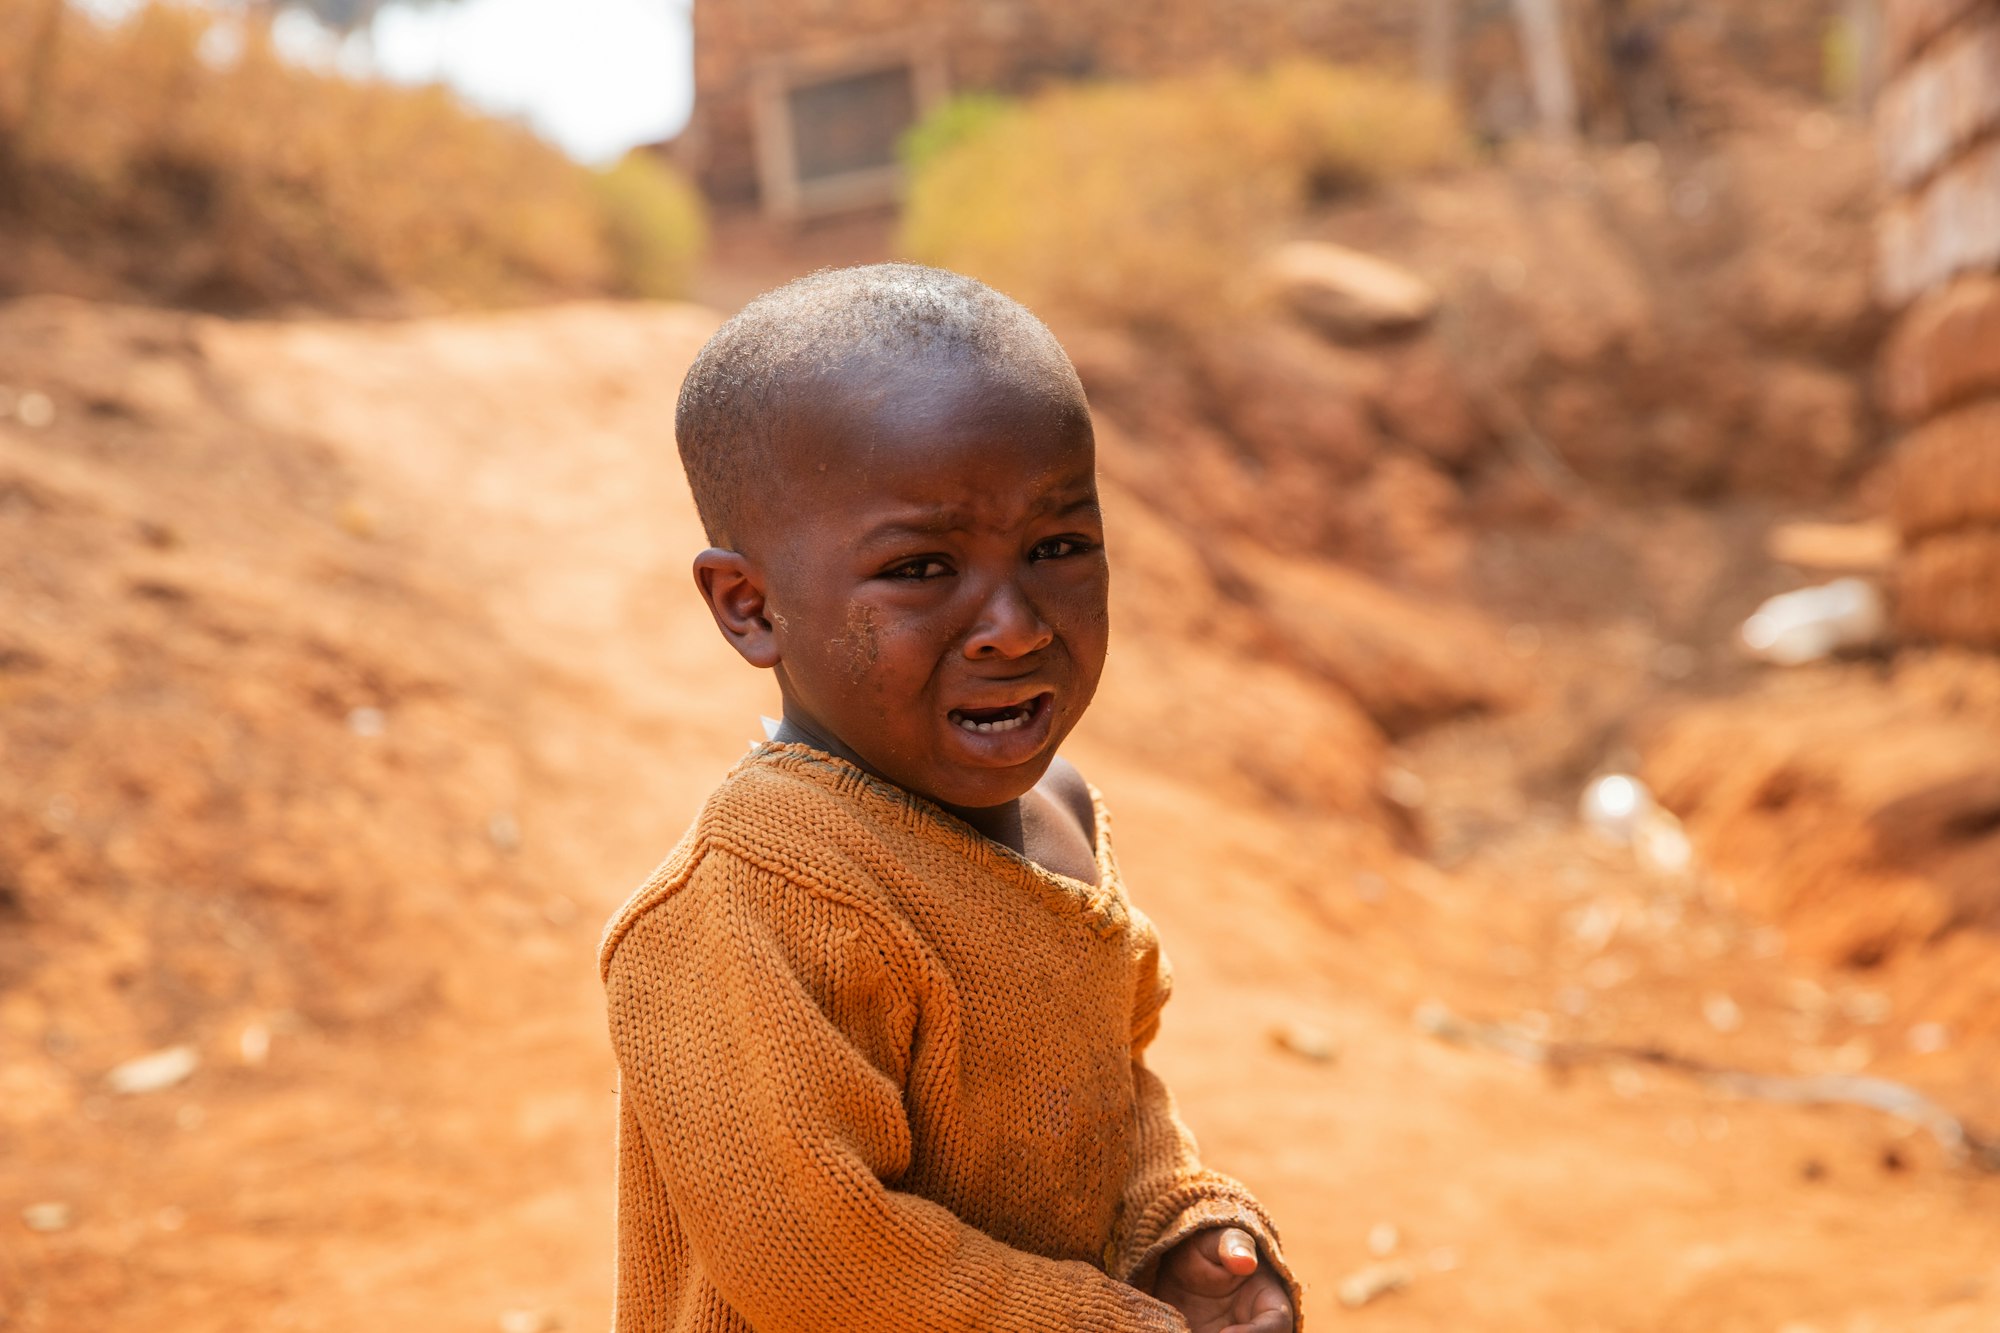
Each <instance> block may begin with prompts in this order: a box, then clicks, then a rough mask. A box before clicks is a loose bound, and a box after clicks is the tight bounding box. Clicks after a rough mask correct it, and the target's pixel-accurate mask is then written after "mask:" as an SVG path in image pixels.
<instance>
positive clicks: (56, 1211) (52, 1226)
mask: <svg viewBox="0 0 2000 1333" xmlns="http://www.w3.org/2000/svg"><path fill="white" fill-rule="evenodd" d="M71 1220H72V1218H71V1214H70V1207H69V1205H68V1204H66V1203H31V1204H29V1205H28V1206H27V1207H26V1208H23V1209H22V1210H21V1221H22V1223H23V1224H24V1225H25V1226H26V1227H27V1228H28V1230H30V1231H42V1232H49V1231H67V1230H69V1224H70V1222H71Z"/></svg>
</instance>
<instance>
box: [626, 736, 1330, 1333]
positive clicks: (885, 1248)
mask: <svg viewBox="0 0 2000 1333" xmlns="http://www.w3.org/2000/svg"><path fill="white" fill-rule="evenodd" d="M1092 796H1093V799H1094V800H1095V801H1096V805H1097V811H1096V830H1095V840H1096V856H1097V866H1098V874H1099V882H1098V883H1097V884H1085V883H1083V882H1081V881H1079V880H1074V879H1070V878H1068V877H1066V876H1063V875H1060V874H1056V873H1054V872H1052V871H1048V870H1044V869H1042V868H1041V867H1039V866H1037V865H1036V864H1035V863H1034V862H1032V861H1030V860H1028V859H1027V858H1025V857H1023V856H1020V855H1018V854H1017V853H1015V852H1013V851H1012V850H1010V849H1009V848H1006V847H1004V846H1002V845H1001V844H999V843H996V842H993V841H992V840H990V839H988V838H986V837H984V836H982V835H981V834H979V833H978V832H976V831H975V830H974V829H972V828H971V827H970V826H969V825H967V824H965V823H964V822H962V821H960V820H959V819H957V818H955V817H953V816H952V815H950V814H948V813H946V812H945V811H943V810H942V809H939V808H938V807H937V806H934V805H932V804H931V803H929V802H927V801H924V800H922V799H921V798H918V797H915V796H913V795H910V794H909V793H907V792H904V791H902V790H901V789H900V788H897V787H895V786H892V785H891V784H889V783H886V782H883V781H881V780H879V779H876V778H874V777H872V776H870V775H868V774H865V773H863V772H862V771H861V770H859V769H857V768H855V767H854V766H852V765H850V764H847V763H845V762H843V761H841V760H839V759H835V758H832V757H830V756H828V755H825V754H822V753H820V752H819V751H817V750H814V749H811V748H809V747H805V746H799V745H778V744H766V745H761V746H758V747H757V748H756V749H754V750H753V751H752V752H751V753H750V755H749V756H748V757H747V758H745V759H744V760H743V762H742V763H740V764H739V765H738V766H737V767H736V768H735V770H734V771H732V772H731V773H730V774H729V776H728V777H727V778H725V779H724V781H723V782H722V785H721V786H720V787H719V788H718V789H717V790H716V791H715V793H714V794H713V795H712V796H711V797H710V798H709V800H708V802H707V804H706V806H705V807H704V808H703V810H702V812H701V815H700V817H699V818H698V819H697V820H696V822H695V825H694V827H693V828H692V829H690V830H689V831H688V833H687V834H686V836H685V837H683V838H682V840H681V842H680V844H679V845H678V846H677V847H675V849H674V850H673V852H672V853H671V854H670V855H669V856H668V857H667V859H666V861H665V862H663V863H662V864H661V865H660V867H659V868H658V869H657V870H655V871H654V872H653V874H652V875H651V876H650V877H649V878H648V879H647V881H646V882H645V883H644V884H643V885H642V886H641V887H640V888H639V890H638V892H637V893H635V894H634V895H633V896H632V898H631V899H630V901H628V902H627V903H626V904H625V906H624V907H623V908H622V909H621V910H620V911H619V912H618V914H617V915H616V916H614V917H613V918H612V920H611V923H610V925H609V926H608V928H607V929H606V932H605V936H604V943H603V947H602V950H601V954H600V962H601V966H602V971H603V977H604V984H605V988H606V991H607V995H608V1000H609V1010H610V1023H611V1039H612V1044H613V1046H614V1048H615V1049H616V1052H617V1056H618V1065H619V1075H620V1076H619V1088H620V1095H619V1121H618V1140H619V1141H618V1265H617V1267H618V1278H617V1283H618V1285H617V1314H616V1318H615V1328H616V1330H617V1333H651V1331H652V1330H667V1329H672V1330H684V1331H688V1333H693V1331H697V1330H698V1331H699V1333H741V1331H742V1330H752V1329H754V1330H757V1333H787V1331H788V1330H798V1331H799V1333H834V1331H835V1330H845V1329H855V1330H866V1331H867V1333H885V1331H889V1333H894V1331H897V1330H930V1329H937V1330H961V1329H963V1330H971V1329H990V1330H1046V1331H1047V1333H1054V1331H1055V1330H1093V1331H1095V1330H1104V1331H1105V1333H1110V1331H1111V1330H1159V1331H1160V1333H1171V1331H1172V1330H1183V1331H1184V1330H1185V1329H1186V1327H1187V1326H1186V1324H1185V1322H1184V1321H1183V1320H1182V1319H1181V1317H1180V1316H1179V1314H1177V1313H1176V1312H1175V1311H1174V1310H1173V1309H1172V1308H1171V1307H1169V1306H1167V1305H1165V1304H1163V1303H1162V1302H1159V1301H1156V1300H1154V1299H1153V1298H1152V1297H1151V1296H1150V1295H1147V1294H1145V1293H1146V1291H1147V1290H1149V1289H1150V1287H1151V1284H1152V1279H1153V1276H1154V1273H1155V1271H1156V1269H1157V1266H1158V1263H1159V1260H1160V1257H1161V1256H1162V1255H1163V1254H1164V1253H1165V1252H1166V1251H1167V1250H1169V1249H1171V1248H1172V1247H1173V1246H1174V1245H1176V1244H1178V1243H1179V1242H1180V1241H1181V1240H1183V1239H1185V1238H1186V1237H1187V1236H1188V1235H1190V1234H1192V1233H1193V1232H1195V1231H1197V1230H1200V1229H1201V1228H1204V1227H1210V1226H1219V1225H1235V1226H1239V1227H1242V1228H1244V1229H1245V1230H1246V1231H1249V1232H1250V1233H1251V1234H1252V1235H1254V1236H1256V1237H1257V1240H1258V1242H1259V1245H1260V1247H1261V1249H1262V1251H1263V1254H1264V1256H1265V1261H1266V1262H1268V1263H1270V1264H1272V1265H1273V1266H1274V1268H1275V1269H1276V1271H1277V1272H1278V1273H1279V1275H1280V1276H1282V1277H1283V1278H1284V1279H1285V1281H1286V1282H1287V1284H1291V1276H1290V1272H1289V1270H1288V1269H1287V1268H1286V1267H1285V1263H1284V1258H1283V1255H1282V1253H1281V1251H1280V1249H1279V1246H1278V1237H1277V1233H1276V1230H1275V1229H1274V1228H1273V1227H1272V1225H1271V1222H1270V1219H1269V1218H1268V1217H1266V1216H1265V1214H1264V1211H1263V1209H1262V1208H1261V1207H1260V1206H1259V1205H1258V1203H1257V1201H1256V1200H1255V1199H1254V1198H1253V1197H1252V1196H1251V1195H1250V1193H1249V1192H1248V1191H1247V1190H1245V1189H1244V1188H1243V1187H1242V1186H1241V1185H1239V1184H1237V1183H1236V1182H1235V1181H1233V1180H1231V1179H1229V1178H1228V1177H1226V1176H1223V1175H1219V1174H1217V1173H1215V1172H1212V1171H1206V1170H1204V1169H1203V1168H1202V1166H1201V1163H1200V1161H1199V1159H1198V1157H1197V1156H1196V1152H1195V1144H1194V1140H1193V1138H1192V1137H1191V1136H1190V1135H1189V1134H1188V1132H1187V1130H1186V1128H1185V1127H1184V1126H1183V1125H1182V1124H1181V1122H1180V1119H1179V1118H1178V1116H1177V1115H1176V1114H1175V1111H1174V1104H1173V1099H1172V1097H1171V1096H1170V1095H1169V1093H1168V1091H1167V1089H1166V1086H1165V1085H1164V1084H1163V1083H1161V1081H1160V1079H1159V1078H1158V1077H1157V1076H1156V1075H1155V1074H1153V1073H1152V1071H1150V1070H1149V1069H1147V1068H1146V1065H1145V1062H1144V1059H1143V1055H1144V1052H1145V1049H1146V1046H1147V1044H1148V1043H1149V1042H1150V1041H1151V1040H1152V1039H1153V1036H1154V1034H1155V1033H1156V1032H1157V1031H1158V1029H1159V1023H1160V1009H1161V1006H1162V1005H1164V1004H1165V1003H1166V1000H1167V994H1168V991H1169V989H1170V987H1171V981H1170V974H1169V971H1168V968H1167V964H1166V961H1165V959H1164V958H1163V957H1162V956H1161V953H1160V947H1159V939H1158V936H1157V935H1156V934H1155V932H1154V930H1153V927H1152V925H1151V923H1150V922H1148V921H1147V920H1146V918H1145V917H1143V916H1142V915H1140V914H1139V912H1138V911H1137V910H1136V909H1134V908H1133V906H1132V905H1131V903H1130V902H1128V901H1127V899H1126V896H1125V892H1124V889H1123V887H1122V886H1121V884H1120V881H1119V877H1118V871H1117V866H1116V863H1115V861H1114V860H1113V858H1112V853H1111V839H1110V827H1109V820H1108V818H1107V816H1106V814H1105V811H1104V808H1103V801H1102V799H1101V798H1099V797H1097V794H1096V793H1095V792H1094V791H1093V793H1092ZM1292 1290H1293V1300H1294V1305H1295V1306H1296V1304H1297V1288H1296V1286H1293V1288H1292Z"/></svg>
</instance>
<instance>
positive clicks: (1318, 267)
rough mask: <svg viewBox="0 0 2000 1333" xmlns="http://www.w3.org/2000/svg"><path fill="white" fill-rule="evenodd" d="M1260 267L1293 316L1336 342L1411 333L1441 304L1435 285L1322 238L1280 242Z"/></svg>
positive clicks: (1428, 318)
mask: <svg viewBox="0 0 2000 1333" xmlns="http://www.w3.org/2000/svg"><path fill="white" fill-rule="evenodd" d="M1259 267H1260V269H1261V276H1262V278H1263V280H1264V282H1265V283H1266V285H1267V287H1268V288H1269V290H1270V291H1272V292H1273V293H1274V294H1275V295H1276V296H1277V297H1278V299H1279V300H1281V301H1283V302H1284V303H1285V305H1286V306H1288V307H1289V308H1290V309H1291V311H1292V313H1293V314H1295V315H1297V316H1298V317H1299V318H1300V319H1302V320H1304V321H1305V322H1306V323H1308V324H1310V325H1312V326H1313V327H1314V328H1315V329H1317V330H1318V331H1319V332H1320V333H1321V334H1323V335H1325V336H1326V337H1328V338H1331V339H1333V340H1335V341H1336V342H1348V341H1361V342H1367V341H1373V340H1375V339H1379V338H1392V337H1399V336H1401V335H1404V334H1409V333H1413V332H1415V331H1416V330H1418V329H1420V328H1422V327H1423V326H1424V325H1425V324H1427V323H1429V322H1430V320H1431V319H1432V317H1433V316H1435V315H1436V314H1437V312H1438V307H1439V305H1440V304H1441V299H1440V297H1439V295H1438V291H1437V288H1435V287H1433V286H1431V284H1430V283H1428V282H1425V281H1424V280H1423V279H1422V278H1420V277H1418V276H1417V275H1416V274H1414V273H1412V272H1410V271H1409V270H1408V269H1405V268H1402V267H1400V266H1398V265H1396V264H1392V263H1389V262H1388V261H1387V260H1383V259H1377V258H1376V257H1375V256H1373V255H1368V254H1363V253H1362V252H1361V251H1359V250H1350V249H1348V248H1347V247H1346V246H1342V245H1329V244H1327V243H1326V242H1323V241H1293V242H1291V243H1289V244H1286V245H1281V246H1279V247H1278V248H1277V249H1275V250H1273V251H1272V252H1271V253H1270V254H1268V255H1266V256H1265V257H1264V259H1263V261H1262V263H1261V264H1260V266H1259Z"/></svg>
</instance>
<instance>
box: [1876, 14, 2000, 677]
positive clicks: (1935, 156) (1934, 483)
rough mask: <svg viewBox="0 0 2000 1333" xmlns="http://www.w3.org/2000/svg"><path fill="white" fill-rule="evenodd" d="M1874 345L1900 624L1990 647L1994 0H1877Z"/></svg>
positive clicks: (1998, 230)
mask: <svg viewBox="0 0 2000 1333" xmlns="http://www.w3.org/2000/svg"><path fill="white" fill-rule="evenodd" d="M1884 20H1885V21H1884V27H1883V45H1884V56H1885V63H1886V66H1887V70H1888V80H1887V82H1886V83H1885V84H1884V86H1883V88H1882V92H1881V96H1880V99H1879V101H1878V102H1877V104H1876V124H1877V128H1878V132H1879V136H1880V140H1881V152H1882V164H1883V170H1884V172H1885V174H1886V175H1887V178H1888V181H1889V185H1890V187H1891V189H1892V190H1893V191H1894V194H1895V198H1894V202H1893V203H1892V204H1891V205H1890V208H1889V211H1888V213H1887V215H1886V216H1885V218H1884V219H1883V224H1882V237H1881V266H1880V274H1881V288H1882V295H1883V297H1884V298H1885V299H1886V300H1887V301H1888V302H1889V303H1890V304H1891V305H1892V306H1894V307H1898V308H1902V309H1903V314H1902V316H1901V319H1900V322H1899V323H1898V326H1897V328H1896V331H1895V333H1894V334H1893V335H1892V337H1891V338H1890V340H1889V346H1888V350H1887V352H1886V353H1885V356H1884V374H1883V388H1884V394H1885V397H1886V398H1887V399H1888V405H1889V407H1890V409H1891V410H1892V411H1893V412H1895V413H1896V415H1897V416H1899V417H1900V418H1902V420H1903V421H1904V422H1906V423H1907V424H1908V426H1909V431H1908V433H1907V434H1906V435H1905V436H1904V438H1903V439H1902V441H1901V442H1900V443H1899V444H1898V446H1897V457H1896V471H1895V510H1896V518H1897V523H1898V526H1899V527H1900V529H1901V531H1902V537H1903V556H1902V561H1901V567H1900V569H1899V571H1898V579H1897V582H1898V590H1899V597H1898V606H1899V611H1900V615H1901V618H1902V620H1903V622H1904V625H1905V627H1906V628H1907V629H1908V630H1909V631H1911V632H1912V633H1914V634H1917V635H1919V636H1922V637H1927V638H1936V639H1942V640H1946V641H1951V642H1959V643H1970V644H1978V645H1981V646H1984V647H1988V648H1996V649H2000V0H1886V5H1885V10H1884Z"/></svg>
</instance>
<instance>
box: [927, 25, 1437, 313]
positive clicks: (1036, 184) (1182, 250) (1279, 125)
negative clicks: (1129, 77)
mask: <svg viewBox="0 0 2000 1333" xmlns="http://www.w3.org/2000/svg"><path fill="white" fill-rule="evenodd" d="M1465 145H1466V140H1465V136H1464V134H1463V131H1462V129H1461V127H1460V125H1459V123H1458V121H1457V119H1456V117H1455V115H1454V113H1453V111H1452V109H1451V108H1450V106H1449V104H1448V103H1446V102H1445V101H1444V100H1443V99H1442V98H1440V97H1438V96H1436V95H1435V94H1433V93H1431V92H1429V91H1428V90H1426V89H1424V88H1422V87H1420V86H1418V85H1415V84H1412V83H1409V82H1407V81H1404V80H1401V79H1396V78H1392V77H1389V76H1384V75H1379V74H1372V73H1366V72H1362V71H1358V70H1351V69H1344V68H1338V67H1334V66H1328V65H1321V64H1315V63H1309V62H1298V63H1292V64H1286V65H1281V66H1278V67H1276V68H1273V69H1271V70H1268V71H1265V72H1263V73H1258V74H1240V73H1211V74H1204V75H1199V76H1194V77H1189V78H1179V79H1169V80H1160V81H1155V82H1148V83H1134V84H1115V85H1114V84H1105V85H1091V86H1084V87H1073V88H1064V89H1058V90H1054V91H1051V92H1048V93H1045V94H1042V95H1041V96H1039V97H1037V98H1035V99H1033V100H1031V101H1028V102H1023V103H1016V104H1013V105H1011V106H1008V107H998V106H995V105H994V104H992V103H991V102H990V100H989V101H986V102H982V103H981V104H979V105H978V106H976V107H974V108H971V109H970V110H968V109H967V108H965V107H962V106H952V105H948V106H947V107H946V108H945V109H944V110H943V111H942V112H940V113H939V118H934V120H933V121H932V122H927V123H926V124H925V125H923V126H919V127H918V129H917V130H916V131H915V132H914V133H913V135H912V138H911V141H910V151H909V152H908V154H907V156H908V158H909V162H910V166H911V170H912V181H911V187H910V196H909V203H908V207H907V210H906V212H905V217H904V232H903V244H904V248H905V249H906V250H907V251H908V252H909V253H910V254H912V255H913V256H915V257H917V258H920V259H924V260H927V261H929V262H932V263H937V264H942V265H945V266H947V267H951V268H956V269H961V270H964V271H966V272H970V273H974V274H977V275H978V276H980V277H982V278H985V279H986V280H988V281H990V282H992V283H994V284H995V285H996V286H999V287H1002V288H1004V289H1006V290H1008V291H1010V292H1012V293H1013V294H1014V295H1015V296H1017V297H1019V298H1021V299H1022V300H1024V301H1027V302H1028V303H1030V304H1032V305H1043V306H1055V307H1061V308H1063V309H1066V310H1069V311H1073V312H1075V313H1078V314H1082V315H1086V316H1090V317H1094V318H1112V319H1119V320H1125V321H1131V322H1134V323H1140V324H1148V323H1161V324H1170V325H1171V324H1179V323H1185V322H1188V321H1191V320H1196V319H1200V318H1203V317H1206V316H1207V315H1209V314H1212V313H1213V312H1214V311H1215V310H1216V309H1217V308H1218V307H1220V306H1223V305H1225V304H1227V303H1228V301H1229V300H1230V299H1231V297H1232V288H1233V287H1234V286H1235V284H1234V282H1233V279H1234V278H1235V277H1236V275H1238V274H1239V273H1240V272H1241V271H1242V267H1243V264H1244V261H1245V260H1246V259H1247V258H1248V257H1249V256H1250V255H1251V254H1253V253H1254V252H1255V250H1256V249H1257V248H1258V247H1259V246H1260V245H1261V244H1263V243H1264V242H1266V241H1268V240H1270V239H1271V238H1273V237H1274V236H1276V235H1278V234H1280V233H1282V232H1283V231H1284V230H1285V228H1286V227H1287V226H1288V225H1289V224H1290V223H1291V222H1292V221H1293V220H1295V219H1296V217H1297V216H1298V214H1299V213H1300V211H1301V210H1302V209H1303V208H1304V207H1305V205H1306V204H1307V203H1309V202H1311V201H1313V200H1315V199H1320V198H1324V197H1327V196H1329V195H1332V194H1338V193H1342V192H1350V191H1360V190H1366V189H1368V188H1371V187H1373V186H1375V185H1376V184H1378V183H1380V182H1382V181H1384V180H1386V179H1388V178H1391V177H1394V176H1397V175H1401V174H1404V173H1409V172H1416V171H1422V170H1426V169H1429V168H1434V167H1437V166H1441V165H1444V164H1447V163H1450V162H1453V161H1456V160H1458V159H1459V158H1461V157H1462V155H1463V154H1464V153H1465V151H1466V146H1465Z"/></svg>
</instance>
